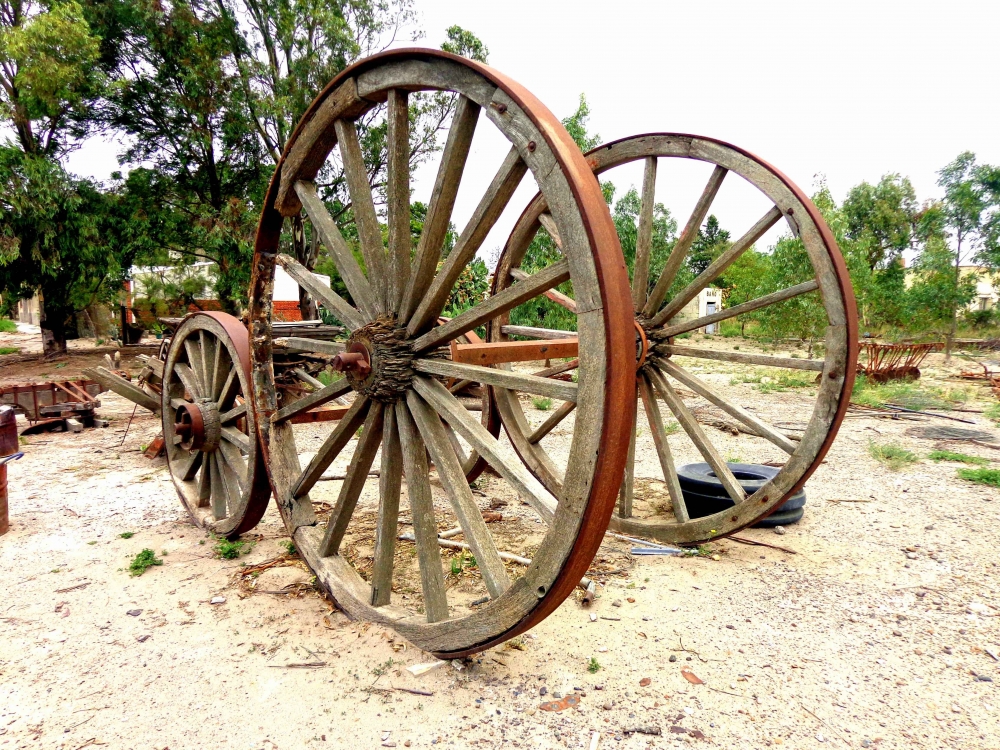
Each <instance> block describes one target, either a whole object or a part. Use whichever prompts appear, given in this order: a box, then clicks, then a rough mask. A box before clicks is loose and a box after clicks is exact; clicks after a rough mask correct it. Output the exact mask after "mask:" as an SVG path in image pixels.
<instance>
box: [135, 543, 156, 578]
mask: <svg viewBox="0 0 1000 750" xmlns="http://www.w3.org/2000/svg"><path fill="white" fill-rule="evenodd" d="M154 565H163V560H161V559H160V558H158V557H157V556H156V553H155V552H153V550H151V549H144V550H143V551H142V552H140V553H139V554H138V555H136V556H135V557H133V558H132V562H130V563H129V565H128V569H129V572H130V573H131V574H132V575H133V576H141V575H142V574H143V573H145V572H146V571H147V570H149V568H151V567H153V566H154Z"/></svg>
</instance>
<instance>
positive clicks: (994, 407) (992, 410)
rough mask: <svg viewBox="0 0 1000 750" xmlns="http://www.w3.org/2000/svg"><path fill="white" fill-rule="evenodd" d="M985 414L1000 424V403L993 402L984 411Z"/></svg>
mask: <svg viewBox="0 0 1000 750" xmlns="http://www.w3.org/2000/svg"><path fill="white" fill-rule="evenodd" d="M983 416H984V417H986V418H987V419H992V420H993V421H994V422H996V423H997V424H1000V403H996V404H991V405H990V406H988V407H986V410H985V411H984V412H983Z"/></svg>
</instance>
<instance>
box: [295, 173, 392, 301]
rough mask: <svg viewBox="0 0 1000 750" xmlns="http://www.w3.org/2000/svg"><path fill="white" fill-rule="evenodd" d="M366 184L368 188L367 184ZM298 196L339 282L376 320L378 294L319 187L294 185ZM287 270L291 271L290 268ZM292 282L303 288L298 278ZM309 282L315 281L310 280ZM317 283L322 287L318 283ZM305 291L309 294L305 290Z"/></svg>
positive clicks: (300, 183)
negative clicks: (324, 200) (321, 197)
mask: <svg viewBox="0 0 1000 750" xmlns="http://www.w3.org/2000/svg"><path fill="white" fill-rule="evenodd" d="M365 184H367V180H366V182H365ZM295 192H296V193H297V194H298V196H299V198H300V199H301V201H302V207H303V208H304V209H305V211H306V214H307V215H308V216H309V221H311V222H312V225H313V228H314V229H316V231H317V232H319V236H320V238H321V239H322V240H323V244H324V245H325V246H326V250H327V252H328V253H330V257H331V258H333V263H334V265H336V266H337V271H338V272H339V273H340V278H341V279H343V280H344V284H345V285H346V286H347V291H349V292H350V293H351V299H353V300H354V304H355V305H357V306H358V307H360V308H361V309H362V310H364V311H365V313H366V314H367V315H368V317H369V318H374V317H376V316H377V315H378V306H377V305H376V304H375V292H374V291H373V290H372V286H371V284H370V282H369V281H368V279H367V278H366V277H365V274H364V272H363V271H362V270H361V266H359V265H358V261H357V259H356V258H355V257H354V253H353V252H351V248H350V247H349V246H348V244H347V241H346V240H345V239H344V235H342V234H341V233H340V228H339V227H338V226H337V223H336V222H335V221H334V220H333V217H332V216H330V212H329V211H327V210H326V205H324V203H323V201H322V200H321V199H320V197H319V194H318V193H317V192H316V184H315V183H313V182H297V183H295ZM369 194H370V193H369ZM373 210H374V209H373ZM380 241H381V239H380ZM289 257H291V256H289ZM365 259H366V262H367V256H365ZM286 270H288V269H287V267H286ZM303 270H305V271H306V272H308V269H306V268H305V267H304V266H303ZM369 272H370V271H369ZM293 278H295V280H296V281H298V282H299V283H300V284H302V282H301V281H300V280H299V278H298V277H293ZM309 278H313V277H312V276H310V277H309ZM316 283H317V284H319V282H318V281H317V282H316ZM319 286H323V284H319ZM306 291H310V290H309V289H306ZM310 293H311V291H310Z"/></svg>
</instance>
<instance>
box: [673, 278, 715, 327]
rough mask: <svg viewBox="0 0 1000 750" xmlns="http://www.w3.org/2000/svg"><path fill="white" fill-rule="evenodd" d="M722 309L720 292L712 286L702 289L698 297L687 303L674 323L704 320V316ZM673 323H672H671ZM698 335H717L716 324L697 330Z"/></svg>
mask: <svg viewBox="0 0 1000 750" xmlns="http://www.w3.org/2000/svg"><path fill="white" fill-rule="evenodd" d="M722 308H723V300H722V290H721V289H717V288H715V287H714V286H710V287H706V288H705V289H702V290H701V291H700V292H699V293H698V296H697V297H695V298H694V299H693V300H691V301H690V302H688V303H687V304H686V305H685V306H684V308H683V309H682V310H681V312H680V314H679V315H678V316H677V318H676V321H677V322H681V321H685V320H694V319H695V318H704V317H705V316H706V315H711V314H712V313H717V312H719V310H721V309H722ZM672 322H673V321H672ZM697 330H698V332H699V333H718V332H719V326H718V324H717V323H712V324H711V325H707V326H704V327H703V328H699V329H697Z"/></svg>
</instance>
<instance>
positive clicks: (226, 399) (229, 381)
mask: <svg viewBox="0 0 1000 750" xmlns="http://www.w3.org/2000/svg"><path fill="white" fill-rule="evenodd" d="M237 367H238V365H236V364H231V365H230V367H229V374H228V375H226V379H225V381H224V382H223V384H222V388H220V389H219V398H218V400H217V401H216V404H218V407H219V408H220V409H225V408H226V407H227V406H228V405H229V404H231V403H233V401H235V400H236V395H237V394H238V393H239V391H240V378H239V375H238V373H237V371H236V368H237Z"/></svg>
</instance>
